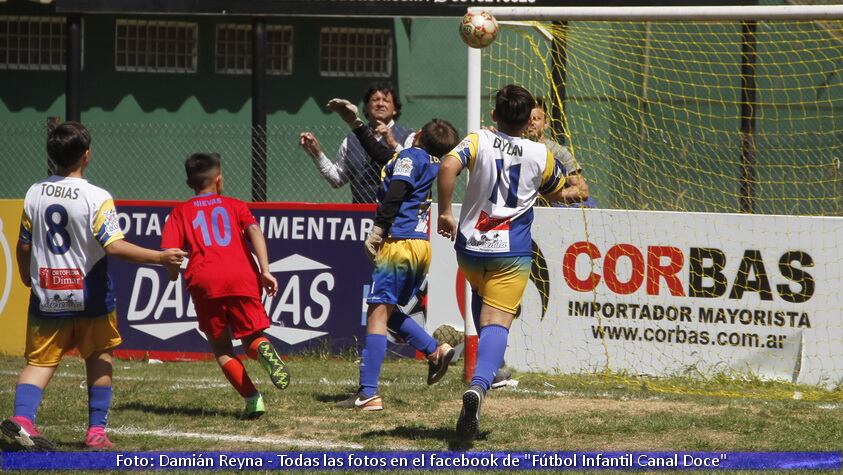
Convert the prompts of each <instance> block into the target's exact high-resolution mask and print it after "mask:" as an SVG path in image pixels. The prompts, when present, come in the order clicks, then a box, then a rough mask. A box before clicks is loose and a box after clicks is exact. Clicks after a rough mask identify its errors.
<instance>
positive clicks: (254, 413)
mask: <svg viewBox="0 0 843 475" xmlns="http://www.w3.org/2000/svg"><path fill="white" fill-rule="evenodd" d="M206 336H207V337H208V343H209V344H210V345H211V351H213V352H214V357H215V358H216V359H217V364H218V365H219V367H220V369H221V370H222V374H223V375H225V379H227V380H228V382H229V384H231V387H233V388H234V390H235V391H237V393H238V394H240V396H241V397H242V398H243V400H244V401H245V405H246V407H245V409H244V410H243V414H242V418H243V419H257V418H259V417H260V416H262V415H263V414H264V413H265V412H266V407H265V405H264V403H263V396H261V393H260V392H259V391H258V390H257V388H256V387H255V385H254V383H252V379H251V378H250V377H249V373H247V372H246V367H245V366H243V363H242V362H241V361H240V360H239V359H237V357H236V356H235V354H234V346H233V345H232V344H231V334H230V333H229V332H228V329H227V328H226V329H225V330H223V331H220V333H219V334H217V335H216V336H213V337H212V336H211V335H208V334H206Z"/></svg>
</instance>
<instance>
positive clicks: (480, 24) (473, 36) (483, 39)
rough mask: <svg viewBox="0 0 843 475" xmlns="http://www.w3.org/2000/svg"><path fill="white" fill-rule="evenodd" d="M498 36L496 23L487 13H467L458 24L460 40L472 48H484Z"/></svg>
mask: <svg viewBox="0 0 843 475" xmlns="http://www.w3.org/2000/svg"><path fill="white" fill-rule="evenodd" d="M497 36H498V21H497V20H495V17H493V16H492V15H491V14H489V13H488V12H476V11H472V12H468V13H466V14H465V16H463V17H462V21H461V22H460V38H462V40H463V41H464V42H465V44H467V45H468V46H471V47H472V48H485V47H487V46H489V45H490V44H492V42H493V41H495V37H497Z"/></svg>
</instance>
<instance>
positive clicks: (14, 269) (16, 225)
mask: <svg viewBox="0 0 843 475" xmlns="http://www.w3.org/2000/svg"><path fill="white" fill-rule="evenodd" d="M22 211H23V200H0V325H2V328H3V331H2V332H0V353H3V354H7V355H22V354H23V349H24V343H25V340H24V336H25V335H26V333H25V332H26V309H27V307H28V306H29V289H28V288H27V287H26V286H24V285H23V283H22V282H21V280H20V277H19V275H20V274H19V273H18V265H17V262H16V260H15V246H16V245H17V242H18V232H19V231H20V217H21V212H22Z"/></svg>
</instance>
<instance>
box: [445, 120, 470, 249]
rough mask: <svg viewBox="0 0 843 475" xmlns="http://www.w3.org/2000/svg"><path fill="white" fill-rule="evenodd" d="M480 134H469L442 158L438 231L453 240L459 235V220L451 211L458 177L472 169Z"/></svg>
mask: <svg viewBox="0 0 843 475" xmlns="http://www.w3.org/2000/svg"><path fill="white" fill-rule="evenodd" d="M479 147H480V136H479V135H478V133H477V132H472V133H470V134H468V135H467V136H466V137H465V138H464V139H462V141H461V142H460V143H459V144H457V146H456V147H454V149H453V150H451V151H450V152H448V154H447V155H445V156H444V157H443V158H442V161H441V165H440V166H439V176H438V177H437V179H436V189H437V194H438V198H439V218H438V220H437V224H436V227H437V231H438V232H439V234H440V235H442V236H444V237H446V238H448V239H450V240H451V241H453V240H454V239H456V237H457V221H456V219H454V213H453V211H451V197H452V196H453V195H454V188H456V186H457V177H458V176H459V174H460V172H462V169H463V168H468V169H469V170H472V169H473V167H474V162H475V161H476V160H477V155H478V149H479Z"/></svg>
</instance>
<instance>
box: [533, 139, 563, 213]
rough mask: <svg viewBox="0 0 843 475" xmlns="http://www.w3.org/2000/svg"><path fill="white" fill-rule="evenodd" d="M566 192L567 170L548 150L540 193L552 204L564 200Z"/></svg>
mask: <svg viewBox="0 0 843 475" xmlns="http://www.w3.org/2000/svg"><path fill="white" fill-rule="evenodd" d="M564 191H565V168H564V167H563V166H562V164H560V163H559V162H558V161H556V159H554V158H553V154H552V153H551V152H550V151H549V150H548V152H547V163H546V164H545V169H544V174H542V182H541V186H540V187H539V193H540V194H541V195H542V196H544V198H545V199H547V200H548V201H550V202H558V201H562V200H563V199H564V198H563V197H562V193H563V192H564Z"/></svg>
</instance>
